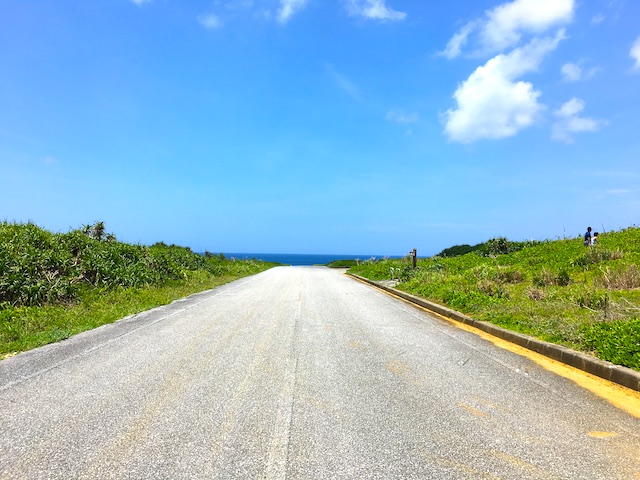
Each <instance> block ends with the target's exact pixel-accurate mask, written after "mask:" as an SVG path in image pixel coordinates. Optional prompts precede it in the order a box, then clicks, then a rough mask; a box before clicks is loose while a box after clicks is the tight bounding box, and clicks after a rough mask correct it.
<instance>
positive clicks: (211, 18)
mask: <svg viewBox="0 0 640 480" xmlns="http://www.w3.org/2000/svg"><path fill="white" fill-rule="evenodd" d="M198 22H200V25H202V26H203V27H204V28H206V29H208V30H215V29H216V28H220V27H221V26H222V21H221V20H220V17H218V16H217V15H215V14H213V13H206V14H203V15H200V16H199V17H198Z"/></svg>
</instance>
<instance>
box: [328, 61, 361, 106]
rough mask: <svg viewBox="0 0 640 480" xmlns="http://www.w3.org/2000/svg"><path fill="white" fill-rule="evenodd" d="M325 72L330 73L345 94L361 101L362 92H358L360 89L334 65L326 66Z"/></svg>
mask: <svg viewBox="0 0 640 480" xmlns="http://www.w3.org/2000/svg"><path fill="white" fill-rule="evenodd" d="M325 70H326V71H327V73H329V76H330V77H331V79H332V80H333V82H334V83H335V84H336V85H337V87H338V88H339V89H340V90H342V91H343V92H345V93H346V94H347V95H349V96H350V97H351V98H353V99H354V100H359V99H360V91H359V90H358V87H356V86H355V85H354V84H353V82H351V80H349V79H348V78H347V77H346V76H344V75H343V74H342V73H340V72H338V71H337V70H336V69H335V68H334V67H333V65H331V64H326V65H325Z"/></svg>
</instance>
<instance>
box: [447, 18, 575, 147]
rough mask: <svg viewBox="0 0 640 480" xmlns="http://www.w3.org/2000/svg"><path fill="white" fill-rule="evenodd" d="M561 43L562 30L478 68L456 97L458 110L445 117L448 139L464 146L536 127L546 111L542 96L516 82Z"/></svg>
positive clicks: (528, 86)
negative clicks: (539, 100) (540, 99)
mask: <svg viewBox="0 0 640 480" xmlns="http://www.w3.org/2000/svg"><path fill="white" fill-rule="evenodd" d="M562 39H564V31H562V30H561V31H559V32H558V34H557V35H556V36H555V37H554V38H551V37H549V38H542V39H534V40H532V41H531V42H530V43H528V44H527V45H525V46H523V47H520V48H516V49H515V50H513V51H512V52H511V53H509V54H508V55H504V54H501V55H498V56H496V57H494V58H492V59H491V60H489V61H488V62H487V63H486V64H485V65H483V66H480V67H478V68H477V69H476V70H475V71H474V72H473V73H472V74H471V75H470V76H469V78H468V79H467V80H466V81H464V82H463V83H462V84H461V85H460V86H459V87H458V89H457V90H456V92H455V93H454V95H453V97H454V99H455V100H456V102H457V104H458V106H457V108H456V109H453V110H451V109H450V110H448V111H447V112H446V113H445V115H444V120H445V132H446V133H447V135H448V137H449V139H451V140H453V141H457V142H463V143H470V142H474V141H476V140H480V139H500V138H506V137H510V136H513V135H515V134H517V133H518V132H519V131H520V130H522V129H523V128H526V127H529V126H531V125H533V124H534V123H535V121H536V120H537V119H538V117H539V115H540V112H541V111H542V110H543V109H544V106H543V105H541V104H539V103H538V97H539V96H540V92H538V91H536V90H534V88H533V85H532V84H531V83H529V82H524V81H516V80H517V79H518V78H519V77H521V76H522V75H524V74H525V73H527V72H532V71H535V70H537V69H538V67H539V65H540V63H541V62H542V60H543V59H544V57H545V55H546V54H547V53H549V52H551V51H553V50H555V49H556V47H557V46H558V43H559V42H560V41H561V40H562Z"/></svg>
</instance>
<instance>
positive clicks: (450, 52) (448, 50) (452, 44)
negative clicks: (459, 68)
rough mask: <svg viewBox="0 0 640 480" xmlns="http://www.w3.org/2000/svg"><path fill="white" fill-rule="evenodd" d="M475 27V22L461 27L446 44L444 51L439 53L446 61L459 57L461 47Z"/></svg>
mask: <svg viewBox="0 0 640 480" xmlns="http://www.w3.org/2000/svg"><path fill="white" fill-rule="evenodd" d="M476 26H477V22H469V23H467V24H466V25H465V26H464V27H462V28H461V29H460V30H459V31H458V32H457V33H456V34H455V35H454V36H453V37H451V40H449V43H447V46H446V47H445V49H444V50H443V51H442V52H440V54H441V55H443V56H444V57H446V58H448V59H452V58H455V57H457V56H458V55H460V53H461V52H462V47H463V46H464V44H465V43H467V40H468V38H469V35H470V34H471V33H472V32H473V30H475V28H476Z"/></svg>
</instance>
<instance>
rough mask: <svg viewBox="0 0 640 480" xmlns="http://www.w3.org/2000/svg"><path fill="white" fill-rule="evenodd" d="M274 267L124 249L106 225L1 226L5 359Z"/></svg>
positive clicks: (160, 248) (171, 248) (0, 336)
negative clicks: (56, 229)
mask: <svg viewBox="0 0 640 480" xmlns="http://www.w3.org/2000/svg"><path fill="white" fill-rule="evenodd" d="M273 265H274V264H269V263H265V262H260V261H256V260H242V261H238V260H229V259H226V258H225V257H224V255H221V254H220V255H213V254H211V253H209V252H207V253H205V255H200V254H196V253H194V252H192V251H191V250H190V249H189V248H185V247H179V246H176V245H165V244H164V243H157V244H155V245H152V246H150V247H148V246H144V245H131V244H127V243H123V242H119V241H117V239H116V237H115V235H113V234H110V233H107V232H106V231H105V227H104V224H103V223H102V222H98V223H96V224H94V225H87V226H85V227H83V228H81V229H78V230H73V231H70V232H68V233H51V232H49V231H46V230H44V229H42V228H40V227H38V226H37V225H34V224H32V223H27V224H19V223H9V222H1V223H0V358H2V357H3V356H6V355H7V354H12V353H15V352H19V351H23V350H27V349H30V348H34V347H37V346H40V345H44V344H46V343H51V342H55V341H58V340H62V339H64V338H67V337H69V336H71V335H74V334H76V333H79V332H81V331H84V330H88V329H90V328H95V327H97V326H100V325H102V324H105V323H110V322H113V321H115V320H118V319H120V318H123V317H125V316H127V315H130V314H133V313H138V312H140V311H144V310H148V309H150V308H153V307H156V306H159V305H163V304H167V303H169V302H171V301H173V300H176V299H178V298H181V297H184V296H186V295H189V294H191V293H195V292H198V291H203V290H206V289H209V288H213V287H215V286H218V285H221V284H223V283H226V282H229V281H232V280H235V279H237V278H240V277H243V276H247V275H252V274H255V273H258V272H260V271H263V270H266V269H267V268H270V267H272V266H273Z"/></svg>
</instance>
